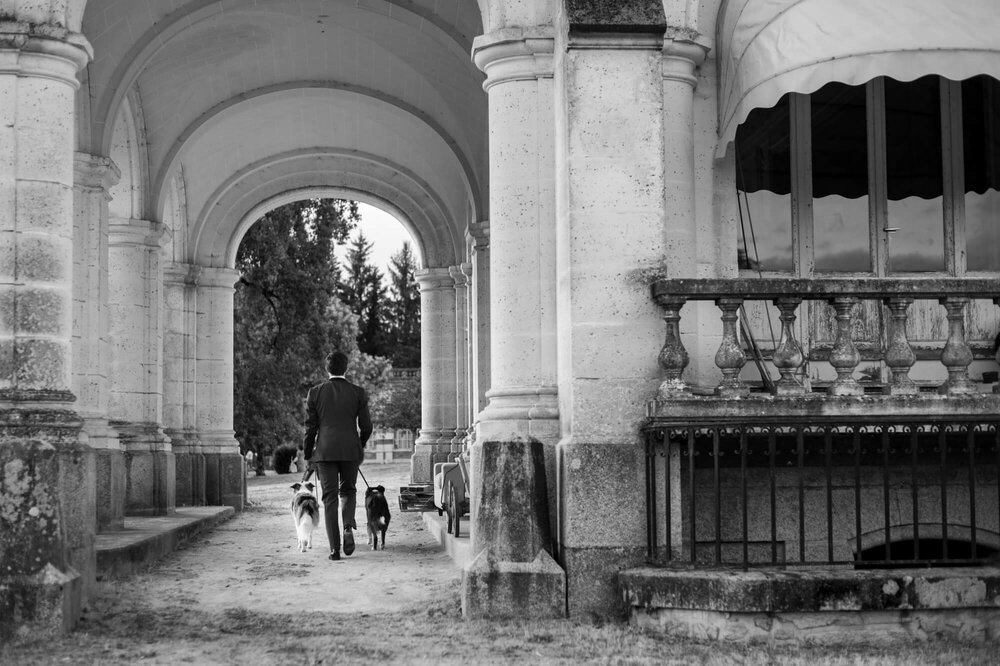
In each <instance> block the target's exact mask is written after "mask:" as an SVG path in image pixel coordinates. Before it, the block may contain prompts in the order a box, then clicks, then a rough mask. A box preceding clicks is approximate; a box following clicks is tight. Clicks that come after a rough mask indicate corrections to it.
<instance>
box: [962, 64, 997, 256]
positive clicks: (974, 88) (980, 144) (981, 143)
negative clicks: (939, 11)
mask: <svg viewBox="0 0 1000 666" xmlns="http://www.w3.org/2000/svg"><path fill="white" fill-rule="evenodd" d="M962 131H963V138H964V145H965V236H966V262H967V266H968V269H969V270H970V271H1000V81H997V80H996V79H992V78H990V77H988V76H976V77H974V78H971V79H967V80H966V81H963V82H962Z"/></svg>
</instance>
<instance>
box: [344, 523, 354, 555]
mask: <svg viewBox="0 0 1000 666" xmlns="http://www.w3.org/2000/svg"><path fill="white" fill-rule="evenodd" d="M353 552H354V532H352V531H351V528H350V527H348V528H347V529H346V530H344V555H350V554H351V553H353Z"/></svg>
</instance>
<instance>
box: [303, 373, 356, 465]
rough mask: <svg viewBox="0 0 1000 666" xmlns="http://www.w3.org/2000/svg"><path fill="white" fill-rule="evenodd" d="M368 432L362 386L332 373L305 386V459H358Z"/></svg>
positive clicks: (317, 460) (315, 460)
mask: <svg viewBox="0 0 1000 666" xmlns="http://www.w3.org/2000/svg"><path fill="white" fill-rule="evenodd" d="M359 431H360V432H359ZM371 435H372V419H371V416H370V415H369V413H368V395H367V394H366V393H365V390H364V389H363V388H361V387H360V386H356V385H354V384H352V383H351V382H349V381H347V380H346V379H343V378H340V377H336V378H332V379H330V380H328V381H325V382H323V383H322V384H317V385H316V386H314V387H312V388H311V389H309V395H308V396H307V397H306V437H305V440H304V448H305V451H304V453H305V458H306V460H310V461H313V462H323V461H333V460H362V459H363V458H364V457H365V453H364V447H365V444H367V443H368V438H369V437H371Z"/></svg>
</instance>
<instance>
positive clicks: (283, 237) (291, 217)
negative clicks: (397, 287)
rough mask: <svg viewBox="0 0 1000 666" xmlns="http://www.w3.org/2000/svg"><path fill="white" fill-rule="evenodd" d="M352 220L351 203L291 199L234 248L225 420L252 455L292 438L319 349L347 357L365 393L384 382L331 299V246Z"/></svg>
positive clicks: (349, 316) (352, 321)
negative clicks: (231, 373) (231, 377)
mask: <svg viewBox="0 0 1000 666" xmlns="http://www.w3.org/2000/svg"><path fill="white" fill-rule="evenodd" d="M357 219H358V215H357V204H356V203H354V202H347V201H338V200H332V199H322V200H315V199H314V200H311V201H299V202H296V203H292V204H288V205H286V206H281V207H279V208H276V209H274V210H272V211H270V212H269V213H267V214H266V215H264V216H263V217H262V218H261V219H260V220H258V221H257V223H255V224H254V226H253V227H252V228H251V229H250V231H249V232H247V235H246V237H244V239H243V242H242V243H241V244H240V247H239V250H238V251H237V255H236V268H237V270H239V271H240V280H239V283H238V284H237V286H236V293H235V297H234V306H235V307H234V328H235V333H234V341H235V354H234V356H235V366H236V367H235V391H234V393H235V395H234V399H235V404H234V426H235V429H236V437H237V439H238V440H239V441H240V443H241V448H242V450H243V451H244V452H245V451H247V450H253V451H255V452H256V454H257V458H258V460H261V461H262V460H263V457H264V456H267V455H270V453H271V452H272V451H273V450H274V448H275V447H277V446H278V445H280V444H283V443H290V442H293V443H296V444H298V443H299V442H300V441H301V439H302V434H303V432H304V431H303V427H302V424H303V422H304V420H305V410H304V397H305V393H306V391H307V390H308V388H309V386H311V385H313V384H316V383H319V382H320V381H323V380H324V379H326V372H325V370H324V368H323V367H322V366H323V358H324V357H325V356H326V353H327V352H329V351H332V350H334V349H340V350H341V351H343V352H345V353H346V354H348V356H350V357H351V361H352V367H351V375H352V378H353V379H354V380H355V381H356V382H357V383H359V384H361V385H363V386H365V387H366V388H367V389H368V390H369V391H370V392H372V393H376V392H377V391H378V390H380V388H381V386H382V385H383V384H384V383H385V381H386V375H387V373H388V363H387V362H386V361H384V360H382V359H372V358H369V357H368V356H366V355H364V354H363V353H361V352H360V351H359V349H358V347H357V338H358V323H357V317H356V316H355V315H354V314H353V313H352V312H351V310H350V309H349V308H348V307H347V306H346V305H344V304H343V303H341V302H340V300H339V299H338V298H337V286H338V283H339V277H340V270H339V267H338V265H337V260H336V258H335V256H334V252H333V248H334V246H335V245H337V244H343V243H345V242H346V241H347V239H348V237H349V235H350V232H351V230H352V229H354V227H355V226H356V224H357ZM258 469H261V468H260V467H258Z"/></svg>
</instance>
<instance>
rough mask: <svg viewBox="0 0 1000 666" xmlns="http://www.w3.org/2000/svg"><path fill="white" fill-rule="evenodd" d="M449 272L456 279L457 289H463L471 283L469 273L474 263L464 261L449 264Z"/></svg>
mask: <svg viewBox="0 0 1000 666" xmlns="http://www.w3.org/2000/svg"><path fill="white" fill-rule="evenodd" d="M448 272H449V273H450V274H451V279H452V280H454V283H455V288H456V289H463V288H465V287H467V286H468V284H469V275H470V274H471V273H472V264H469V263H462V264H458V265H456V266H449V267H448Z"/></svg>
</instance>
